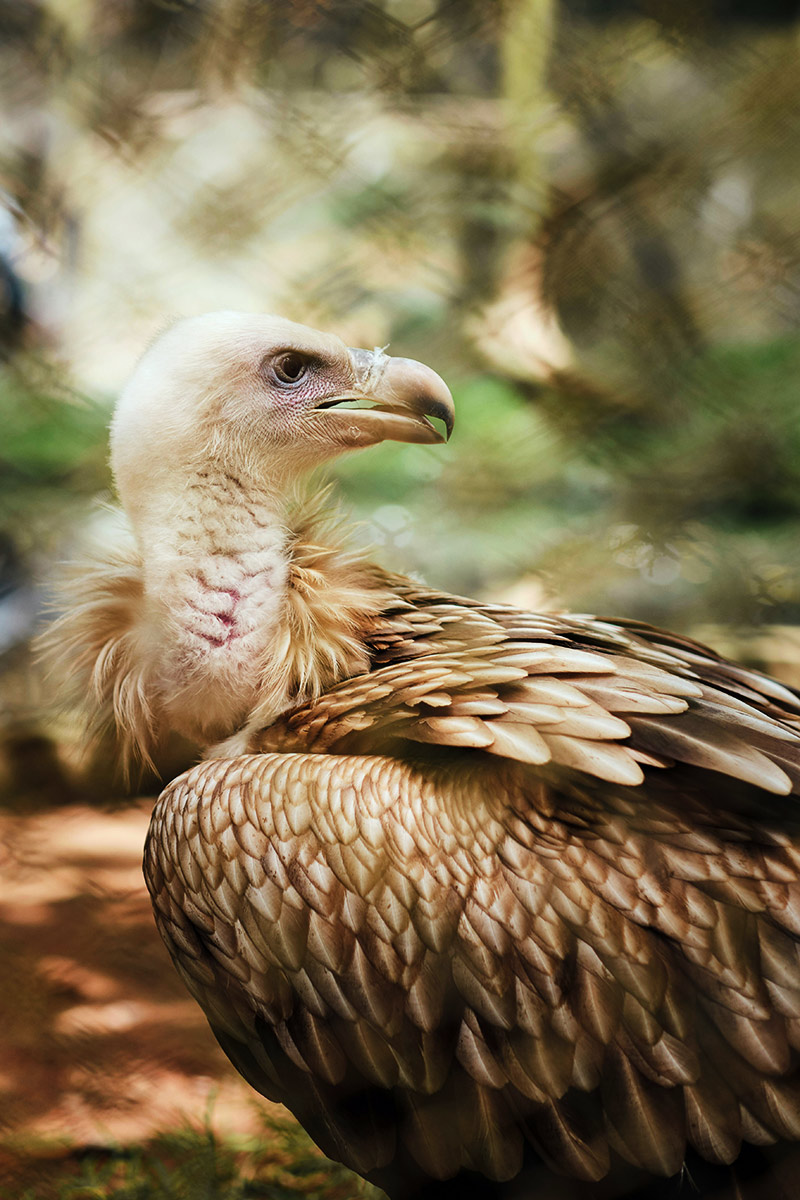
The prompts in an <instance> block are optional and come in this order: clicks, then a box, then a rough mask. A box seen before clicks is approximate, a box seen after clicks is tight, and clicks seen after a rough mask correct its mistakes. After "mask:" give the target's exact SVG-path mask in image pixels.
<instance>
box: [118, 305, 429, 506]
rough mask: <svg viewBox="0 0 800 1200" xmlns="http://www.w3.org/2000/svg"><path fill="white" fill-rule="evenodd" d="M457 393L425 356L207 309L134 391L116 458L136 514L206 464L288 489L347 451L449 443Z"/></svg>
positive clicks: (160, 354) (165, 344)
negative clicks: (396, 354)
mask: <svg viewBox="0 0 800 1200" xmlns="http://www.w3.org/2000/svg"><path fill="white" fill-rule="evenodd" d="M431 417H433V418H435V419H437V420H439V421H441V422H443V424H444V427H445V430H446V434H447V436H448V437H449V435H450V432H451V430H452V427H453V401H452V397H451V395H450V391H449V389H448V388H447V385H446V384H445V383H444V381H443V380H442V379H440V377H439V376H438V375H437V374H436V373H435V371H432V370H431V369H430V367H427V366H424V365H423V364H422V363H418V362H414V361H412V360H411V359H407V358H393V357H390V356H388V355H387V354H385V353H384V352H383V351H382V350H380V349H375V350H360V349H351V348H349V347H348V346H346V345H345V344H344V342H343V341H341V339H340V338H338V337H336V336H334V335H333V334H328V333H320V332H319V331H317V330H315V329H309V328H307V327H306V326H304V325H298V324H296V323H295V322H293V321H287V320H284V319H283V318H280V317H275V316H265V315H258V314H247V313H238V312H219V313H208V314H206V315H204V316H199V317H191V318H188V319H185V320H182V321H179V322H177V323H176V324H175V325H174V326H173V327H172V328H171V329H169V330H168V331H167V332H166V333H165V334H163V335H162V336H161V337H160V338H159V339H158V340H157V341H156V342H155V343H154V344H153V345H152V346H151V347H150V349H149V350H148V351H147V353H146V354H145V355H144V357H143V359H142V361H141V362H140V364H139V366H138V368H137V370H136V372H135V374H134V376H133V378H132V380H131V381H130V383H129V385H128V387H127V388H126V389H125V391H124V392H123V394H122V396H121V398H120V401H119V404H118V406H117V409H116V413H115V416H114V421H113V426H112V433H111V462H112V466H113V469H114V475H115V477H116V481H117V487H118V490H119V494H120V498H121V500H122V502H123V506H124V507H125V508H126V510H127V511H128V513H129V515H130V516H131V517H135V515H136V513H137V512H139V511H140V510H142V509H145V510H146V509H147V508H148V507H149V506H150V504H151V503H152V501H153V498H154V495H156V494H157V495H158V496H159V497H160V498H161V499H164V498H165V496H166V497H170V496H171V495H172V493H174V492H175V490H176V488H177V489H181V488H182V487H183V481H184V479H185V476H186V474H187V472H189V473H191V472H195V471H197V469H198V468H202V467H203V465H204V464H207V463H212V464H213V465H214V466H215V467H221V468H225V469H227V470H229V471H232V472H233V473H234V474H235V475H236V476H237V477H238V478H242V477H243V478H245V479H247V480H253V481H257V480H260V481H262V482H263V483H264V484H265V485H269V486H272V487H274V488H278V489H280V488H285V487H286V486H287V484H290V483H291V482H292V481H293V480H294V479H295V478H296V477H297V476H298V475H299V474H302V473H304V472H306V471H307V470H309V469H311V468H313V467H315V466H317V465H319V464H320V463H323V462H325V461H327V460H329V459H331V458H333V457H335V456H336V455H339V454H341V453H342V452H344V451H347V450H356V449H360V448H362V447H365V446H372V445H375V444H376V443H378V442H382V441H385V440H392V441H397V442H423V443H435V442H442V441H444V440H445V438H444V437H443V436H442V434H441V433H439V431H438V430H437V429H436V427H435V426H434V425H433V424H432V422H431V421H430V419H429V418H431Z"/></svg>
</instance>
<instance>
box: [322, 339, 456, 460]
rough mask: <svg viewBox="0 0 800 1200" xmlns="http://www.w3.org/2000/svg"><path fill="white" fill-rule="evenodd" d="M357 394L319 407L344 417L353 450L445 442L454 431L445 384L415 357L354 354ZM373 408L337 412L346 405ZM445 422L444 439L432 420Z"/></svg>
mask: <svg viewBox="0 0 800 1200" xmlns="http://www.w3.org/2000/svg"><path fill="white" fill-rule="evenodd" d="M349 353H350V360H351V362H352V366H353V374H354V386H353V390H352V391H351V392H349V393H347V394H345V395H339V396H337V397H336V398H335V399H331V398H328V399H326V400H323V401H322V402H321V403H320V404H318V405H317V406H316V407H317V408H318V409H320V408H324V409H327V410H328V413H329V417H338V418H341V424H342V426H343V430H342V432H343V433H345V436H346V437H347V440H348V441H350V442H351V444H352V445H354V446H369V445H374V444H375V443H377V442H383V441H393V442H422V443H427V444H430V445H435V444H437V443H442V442H446V441H447V440H448V438H449V437H450V434H451V433H452V432H453V422H454V419H455V409H454V407H453V397H452V396H451V394H450V389H449V387H448V386H447V384H446V383H445V382H444V380H443V379H442V378H441V377H440V376H439V375H437V374H436V372H435V371H432V370H431V368H430V367H426V366H425V365H424V363H420V362H415V361H414V359H412V358H392V357H390V356H389V355H388V354H384V353H383V351H382V350H377V349H376V350H354V349H351V350H350V352H349ZM354 401H355V402H356V403H361V404H363V403H364V402H367V403H368V404H369V407H368V408H367V407H357V408H339V407H338V406H339V405H343V404H346V403H348V402H350V403H352V402H354ZM429 417H434V418H435V419H436V420H439V421H442V422H443V424H444V427H445V430H446V434H445V435H442V434H441V433H440V432H439V430H438V429H437V428H436V426H435V425H433V424H432V422H431V421H430V420H429V419H428V418H429Z"/></svg>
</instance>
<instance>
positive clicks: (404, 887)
mask: <svg viewBox="0 0 800 1200" xmlns="http://www.w3.org/2000/svg"><path fill="white" fill-rule="evenodd" d="M348 401H349V402H353V401H361V403H362V406H361V407H360V408H358V407H356V408H354V407H347V406H346V404H345V402H348ZM431 417H432V418H435V419H436V418H438V419H440V420H441V421H443V423H444V425H445V427H446V429H447V431H448V433H449V431H450V428H451V425H452V420H453V407H452V400H451V397H450V393H449V391H448V389H447V387H446V386H445V384H444V383H443V382H442V380H441V379H440V378H439V376H438V375H436V374H435V373H434V372H433V371H431V370H430V369H429V368H428V367H426V366H423V365H421V364H419V363H415V362H412V361H410V360H407V359H402V358H391V357H388V356H387V355H385V354H384V353H382V352H381V351H379V350H375V351H365V350H352V349H348V348H347V346H345V345H344V343H343V342H341V341H340V340H339V339H338V338H336V337H333V336H330V335H328V334H324V333H319V332H317V331H315V330H312V329H308V328H305V327H303V326H301V325H297V324H293V323H291V322H288V321H285V320H281V319H278V318H276V317H268V316H251V315H244V314H240V313H217V314H212V315H208V316H204V317H199V318H192V319H189V320H185V321H182V322H179V323H178V324H176V325H175V326H174V327H173V328H172V329H171V330H170V331H169V332H167V333H166V334H165V335H164V336H162V337H161V338H160V340H158V341H157V342H156V343H155V345H153V346H152V347H151V348H150V349H149V350H148V352H147V353H146V354H145V356H144V358H143V360H142V361H141V363H140V365H139V367H138V369H137V370H136V372H135V374H134V376H133V379H132V381H131V383H130V384H129V386H128V387H127V389H126V390H125V392H124V393H123V395H122V398H121V399H120V401H119V404H118V407H117V410H116V413H115V416H114V420H113V426H112V432H111V446H112V465H113V469H114V474H115V477H116V484H117V488H118V491H119V497H120V500H121V502H122V505H123V507H124V509H125V512H126V513H127V516H128V519H129V521H130V525H131V528H132V531H133V535H134V539H135V551H132V552H131V554H130V555H129V556H128V557H125V556H120V557H119V558H118V559H117V560H115V561H113V562H106V563H103V564H98V565H96V566H95V567H94V568H93V569H92V570H91V571H87V573H86V574H85V576H84V577H83V579H82V580H81V582H80V593H79V597H78V599H77V601H76V603H75V605H74V607H73V609H72V611H71V612H68V613H67V614H66V615H65V616H64V617H63V618H62V619H61V621H60V623H59V624H58V625H57V627H56V629H55V632H54V633H53V634H52V635H51V640H56V641H58V642H60V644H61V645H62V648H63V650H64V653H65V655H66V656H67V657H68V658H69V659H71V660H72V663H73V666H74V670H75V672H76V673H77V675H78V676H79V677H82V678H84V679H85V686H86V690H87V691H89V692H91V695H92V697H93V702H94V704H95V706H96V708H97V709H98V710H99V711H100V712H101V713H105V714H107V715H110V716H111V717H113V720H114V721H115V723H116V725H117V727H118V729H119V731H120V733H121V736H122V738H123V740H124V741H125V742H127V743H128V745H129V746H130V747H132V748H133V750H134V751H137V752H138V753H139V754H143V755H146V754H147V752H148V747H149V746H150V744H151V740H152V738H153V737H154V735H156V734H157V733H159V732H160V731H162V730H164V729H173V730H178V731H180V732H181V733H182V734H184V735H186V736H188V737H190V738H193V739H195V740H196V742H197V743H199V744H200V745H202V746H203V747H204V749H205V757H204V759H203V761H202V762H200V763H199V764H198V765H197V766H195V767H194V768H193V769H192V770H190V771H188V772H187V773H186V774H184V775H181V776H180V778H178V779H176V780H175V781H174V782H173V783H171V784H170V785H169V787H167V788H166V790H165V791H164V793H163V794H162V796H161V797H160V799H159V801H158V803H157V805H156V808H155V811H154V813H153V818H152V823H151V826H150V832H149V837H148V840H147V847H146V851H145V875H146V878H147V885H148V887H149V889H150V892H151V895H152V899H153V906H154V909H155V916H156V921H157V923H158V928H159V930H160V932H161V936H162V937H163V939H164V941H165V943H166V945H167V948H168V950H169V952H170V954H171V956H172V958H173V960H174V962H175V965H176V967H177V969H178V971H179V972H180V974H181V976H182V978H183V979H184V981H185V983H186V986H187V987H188V989H189V991H190V992H191V994H192V995H193V996H194V997H195V998H196V1000H197V1001H198V1003H199V1004H200V1005H201V1007H202V1008H203V1010H204V1012H205V1014H206V1016H207V1017H208V1020H209V1022H210V1024H211V1028H212V1029H213V1031H214V1033H215V1035H216V1037H217V1039H218V1040H219V1042H220V1044H221V1045H222V1047H223V1049H224V1050H225V1052H226V1053H227V1054H228V1056H229V1057H230V1059H231V1060H232V1062H233V1063H234V1064H235V1066H236V1067H237V1068H238V1070H239V1071H240V1072H241V1073H242V1075H243V1076H244V1077H245V1079H247V1080H248V1082H249V1083H251V1084H252V1085H253V1087H254V1088H256V1089H257V1090H258V1091H259V1092H261V1093H263V1094H264V1095H265V1096H268V1097H270V1098H271V1099H273V1100H280V1101H282V1102H283V1103H285V1104H286V1105H288V1107H289V1108H290V1109H291V1110H292V1112H294V1113H295V1114H296V1116H297V1117H298V1118H299V1120H300V1121H301V1123H302V1124H303V1125H304V1126H305V1128H306V1129H307V1130H308V1131H309V1133H310V1134H311V1136H312V1137H313V1138H314V1140H315V1141H316V1142H317V1143H318V1144H319V1145H320V1146H321V1147H322V1149H323V1150H324V1151H325V1152H326V1153H327V1154H328V1155H330V1156H331V1157H333V1158H335V1159H339V1160H341V1161H342V1162H344V1163H346V1164H348V1165H349V1166H350V1167H352V1168H353V1169H354V1170H355V1171H357V1172H359V1173H360V1174H361V1175H362V1176H364V1177H366V1178H367V1179H369V1180H372V1181H373V1182H375V1183H377V1184H378V1185H379V1186H380V1187H382V1188H384V1189H385V1190H386V1191H387V1192H388V1193H389V1195H390V1196H391V1197H393V1198H395V1200H398V1198H399V1200H410V1198H411V1197H421V1196H427V1195H430V1196H435V1197H444V1196H452V1197H464V1196H468V1195H475V1196H487V1197H488V1196H508V1197H519V1198H523V1197H534V1196H536V1197H539V1196H546V1197H554V1196H560V1197H611V1196H619V1195H631V1194H638V1195H641V1196H647V1197H656V1196H662V1195H663V1196H671V1197H675V1196H678V1195H679V1194H686V1195H694V1194H696V1189H698V1188H699V1190H700V1192H701V1193H705V1192H709V1194H710V1190H713V1189H714V1188H716V1187H717V1185H718V1181H719V1180H722V1181H723V1182H724V1180H725V1179H726V1178H728V1179H731V1180H732V1179H733V1174H732V1170H731V1168H730V1167H729V1165H728V1164H733V1163H735V1162H736V1161H737V1160H738V1162H739V1164H741V1163H742V1162H744V1161H747V1162H748V1163H750V1162H751V1159H752V1156H753V1155H754V1154H755V1155H756V1157H757V1158H758V1156H761V1159H763V1158H764V1156H765V1155H768V1154H771V1153H772V1151H769V1150H768V1151H764V1150H763V1149H761V1148H763V1147H771V1146H773V1144H775V1143H778V1144H783V1145H785V1144H788V1143H791V1142H792V1141H794V1140H796V1139H800V1072H799V1071H798V1060H799V1058H800V955H799V954H798V945H799V944H800V943H799V941H798V939H799V938H800V884H799V883H798V878H799V876H800V810H799V809H798V804H797V800H796V798H795V795H796V793H797V791H798V789H800V700H799V699H798V696H797V695H796V694H795V693H794V692H792V691H790V690H788V689H787V688H786V687H784V686H782V685H780V684H779V683H777V682H775V681H773V680H772V679H769V678H767V677H765V676H763V675H760V674H758V673H757V672H755V671H752V670H747V669H745V668H743V667H740V666H736V665H735V664H733V663H731V662H727V661H725V660H724V659H722V658H720V657H719V656H718V655H717V654H715V653H714V652H713V651H712V650H709V649H707V648H706V647H704V646H701V645H698V644H696V643H694V642H691V641H689V640H687V639H685V638H683V637H679V636H675V635H673V634H669V633H664V632H662V631H659V630H656V629H651V628H649V627H647V626H644V625H641V624H637V623H635V622H630V621H604V620H603V621H601V620H594V619H590V618H587V617H582V616H564V615H561V616H559V615H552V614H548V615H537V614H536V613H531V612H525V611H520V610H518V609H516V608H512V607H508V606H505V605H502V604H484V603H480V602H478V601H475V600H465V599H462V598H460V597H456V596H450V595H446V594H443V593H441V592H437V591H435V590H432V589H430V588H426V587H423V586H422V585H420V584H418V583H416V582H413V581H411V580H409V579H405V578H401V577H398V576H396V575H391V574H387V573H386V572H385V571H382V570H381V569H380V568H379V567H377V566H374V565H373V564H371V563H369V562H366V561H364V560H363V559H362V558H360V557H358V556H357V555H354V554H352V553H350V552H349V551H348V550H347V549H346V548H345V546H344V545H343V539H342V536H341V535H340V534H339V533H338V532H337V529H336V527H335V525H333V524H331V521H330V520H329V517H328V514H327V512H326V507H325V506H326V503H327V501H326V499H324V498H323V499H322V500H320V497H319V493H318V494H317V495H316V496H315V495H313V494H309V489H308V484H307V482H306V481H307V479H308V477H309V474H310V473H311V472H312V470H313V468H316V467H317V466H319V464H321V463H324V462H326V461H327V460H329V459H332V458H333V457H334V456H336V455H339V454H342V453H343V452H345V451H349V450H353V449H359V448H361V447H365V446H370V445H372V444H374V443H377V442H380V441H382V440H384V439H392V440H395V441H400V442H429V443H436V442H440V441H443V440H444V439H443V437H442V436H441V434H440V433H439V432H437V429H436V427H435V426H434V424H433V423H432V422H431V421H430V420H429V418H431ZM304 488H305V490H304ZM754 1148H755V1149H754ZM740 1156H742V1157H740ZM759 1161H760V1159H759ZM748 1169H750V1168H748ZM676 1177H678V1178H676ZM708 1181H710V1182H708ZM731 1186H733V1187H735V1188H738V1187H740V1183H738V1182H737V1183H732V1184H731ZM715 1194H724V1193H717V1192H715ZM730 1194H731V1195H733V1194H739V1195H741V1194H742V1193H741V1192H731V1193H730ZM765 1194H766V1193H765ZM771 1194H774V1193H771Z"/></svg>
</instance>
